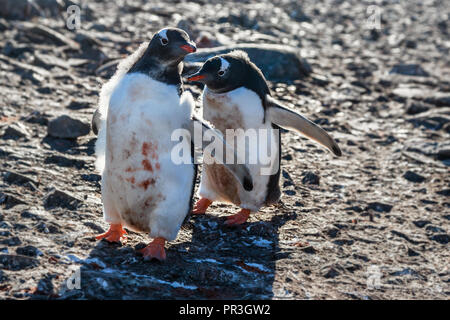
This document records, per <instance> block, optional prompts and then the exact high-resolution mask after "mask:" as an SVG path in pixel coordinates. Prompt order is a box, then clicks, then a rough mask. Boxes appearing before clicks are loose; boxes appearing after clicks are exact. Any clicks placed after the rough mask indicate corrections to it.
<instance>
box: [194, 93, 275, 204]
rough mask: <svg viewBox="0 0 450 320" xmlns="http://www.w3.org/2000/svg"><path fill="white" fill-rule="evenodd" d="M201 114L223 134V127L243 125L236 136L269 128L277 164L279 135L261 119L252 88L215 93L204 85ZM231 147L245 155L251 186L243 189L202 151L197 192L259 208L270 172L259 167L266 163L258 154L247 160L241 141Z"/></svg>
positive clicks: (273, 162)
mask: <svg viewBox="0 0 450 320" xmlns="http://www.w3.org/2000/svg"><path fill="white" fill-rule="evenodd" d="M203 118H204V119H205V120H208V121H209V122H211V123H212V124H213V125H214V127H215V128H216V129H218V130H220V131H221V132H222V134H223V135H224V136H226V129H243V130H244V131H242V132H239V131H236V132H235V133H236V136H237V137H238V140H239V137H244V136H245V131H246V130H248V129H254V130H255V132H256V134H258V130H259V129H266V130H268V132H269V138H268V139H272V141H273V143H275V148H274V149H275V150H272V151H273V152H271V153H270V159H271V161H270V164H271V166H275V165H278V149H279V146H278V139H277V137H276V136H275V135H274V133H273V132H272V131H271V129H272V124H271V123H270V122H268V121H266V122H264V108H263V106H262V103H261V99H260V98H259V96H258V95H257V94H256V93H254V92H253V91H250V90H248V89H246V88H238V89H235V90H233V91H229V92H227V93H221V94H217V93H213V92H211V91H210V90H208V89H207V88H206V89H205V90H204V91H203ZM229 143H231V142H229ZM233 147H236V148H237V153H238V154H245V156H246V159H245V162H246V164H247V166H248V168H249V170H250V173H251V175H252V178H253V190H252V191H246V190H244V188H242V186H241V185H240V184H239V183H238V182H237V181H236V179H235V178H234V176H232V175H231V174H230V173H229V172H228V171H227V170H226V169H225V168H224V166H223V165H220V164H216V163H214V164H206V162H207V161H206V160H210V159H209V158H208V156H207V155H206V154H205V155H204V159H205V161H204V165H203V171H202V177H201V182H200V187H199V195H200V196H201V197H204V198H207V199H209V200H212V201H220V202H229V203H233V204H235V205H238V206H240V207H241V208H244V209H249V210H251V211H258V210H259V209H260V208H261V207H262V206H263V205H264V203H265V200H266V197H267V193H268V191H269V190H268V185H269V180H270V177H271V176H270V175H269V174H262V173H261V169H262V168H267V167H268V165H264V164H262V163H261V162H260V160H261V159H260V158H259V155H256V161H253V162H256V163H252V162H249V160H250V159H251V158H252V157H251V155H249V150H248V149H247V148H245V146H244V145H241V144H237V145H236V146H233ZM258 148H259V147H258ZM258 154H259V149H258ZM253 156H255V155H253ZM253 159H255V158H253Z"/></svg>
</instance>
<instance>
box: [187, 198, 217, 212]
mask: <svg viewBox="0 0 450 320" xmlns="http://www.w3.org/2000/svg"><path fill="white" fill-rule="evenodd" d="M212 203H213V202H212V201H211V200H209V199H207V198H201V199H200V200H198V201H197V202H196V203H195V205H194V209H193V210H192V213H193V214H205V213H206V210H207V209H208V207H209V206H210V205H211V204H212Z"/></svg>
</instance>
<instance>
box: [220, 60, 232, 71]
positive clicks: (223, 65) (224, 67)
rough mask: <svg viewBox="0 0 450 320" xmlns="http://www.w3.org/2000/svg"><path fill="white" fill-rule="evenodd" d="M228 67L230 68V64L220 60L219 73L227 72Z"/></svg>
mask: <svg viewBox="0 0 450 320" xmlns="http://www.w3.org/2000/svg"><path fill="white" fill-rule="evenodd" d="M229 67H230V63H229V62H228V61H227V60H225V59H224V58H220V69H219V72H220V71H223V72H225V71H227V70H228V68H229Z"/></svg>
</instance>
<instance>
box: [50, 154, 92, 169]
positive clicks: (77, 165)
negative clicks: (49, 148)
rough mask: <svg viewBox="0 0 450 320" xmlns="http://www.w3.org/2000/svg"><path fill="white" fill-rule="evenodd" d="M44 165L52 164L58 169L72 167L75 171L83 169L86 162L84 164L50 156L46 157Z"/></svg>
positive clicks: (63, 157)
mask: <svg viewBox="0 0 450 320" xmlns="http://www.w3.org/2000/svg"><path fill="white" fill-rule="evenodd" d="M44 163H53V164H57V165H58V166H60V167H74V168H77V169H82V168H84V166H85V164H86V162H84V161H83V160H79V159H75V158H69V157H65V156H60V155H51V156H49V157H46V158H45V160H44Z"/></svg>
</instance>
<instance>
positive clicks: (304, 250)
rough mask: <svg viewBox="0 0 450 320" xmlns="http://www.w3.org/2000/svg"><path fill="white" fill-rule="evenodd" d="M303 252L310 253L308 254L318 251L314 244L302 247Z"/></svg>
mask: <svg viewBox="0 0 450 320" xmlns="http://www.w3.org/2000/svg"><path fill="white" fill-rule="evenodd" d="M301 250H302V251H303V252H305V253H308V254H315V253H316V249H314V248H313V247H312V246H307V247H304V248H302V249H301Z"/></svg>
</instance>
